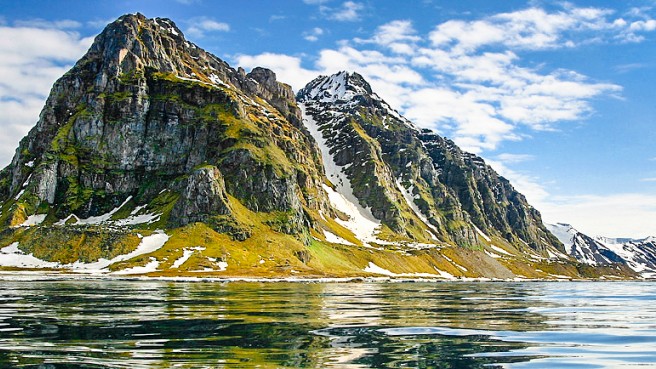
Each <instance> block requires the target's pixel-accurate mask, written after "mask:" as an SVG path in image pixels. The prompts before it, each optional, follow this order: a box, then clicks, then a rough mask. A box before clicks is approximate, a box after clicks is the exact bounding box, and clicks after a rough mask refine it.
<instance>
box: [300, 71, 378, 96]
mask: <svg viewBox="0 0 656 369" xmlns="http://www.w3.org/2000/svg"><path fill="white" fill-rule="evenodd" d="M372 94H373V92H372V91H371V86H370V85H369V83H367V81H365V79H364V78H363V77H362V76H361V75H360V74H358V73H348V72H346V71H341V72H338V73H335V74H333V75H330V76H319V77H317V78H315V79H314V80H312V81H311V82H310V83H308V84H307V86H305V87H304V88H303V89H301V90H300V91H299V92H298V96H299V99H300V100H302V101H305V100H315V101H320V102H330V103H335V102H350V101H353V100H355V99H356V98H364V97H366V96H368V95H372Z"/></svg>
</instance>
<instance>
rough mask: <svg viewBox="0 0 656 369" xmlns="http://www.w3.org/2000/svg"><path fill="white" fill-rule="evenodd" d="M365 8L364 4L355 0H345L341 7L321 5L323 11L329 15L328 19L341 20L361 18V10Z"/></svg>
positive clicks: (350, 20)
mask: <svg viewBox="0 0 656 369" xmlns="http://www.w3.org/2000/svg"><path fill="white" fill-rule="evenodd" d="M363 9H364V5H362V4H360V3H356V2H354V1H345V2H344V3H342V5H341V6H340V7H339V8H329V7H327V6H323V5H322V6H321V7H320V10H321V12H322V13H324V14H327V15H328V19H332V20H336V21H340V22H354V21H358V20H360V11H361V10H363Z"/></svg>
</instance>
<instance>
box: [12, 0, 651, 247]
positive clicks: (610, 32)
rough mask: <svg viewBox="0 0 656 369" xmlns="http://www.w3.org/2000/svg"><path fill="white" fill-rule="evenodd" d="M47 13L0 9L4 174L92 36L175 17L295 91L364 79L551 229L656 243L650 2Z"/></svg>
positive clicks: (202, 4) (182, 6)
mask: <svg viewBox="0 0 656 369" xmlns="http://www.w3.org/2000/svg"><path fill="white" fill-rule="evenodd" d="M35 3H36V2H34V1H25V2H23V3H21V4H12V5H8V6H5V9H4V10H3V11H2V13H0V40H1V41H0V76H1V77H2V78H0V111H1V112H2V114H1V116H0V127H2V128H3V129H4V131H5V132H6V134H5V135H3V136H2V137H1V138H0V163H1V164H2V166H4V165H6V164H7V163H8V162H9V161H10V160H11V156H12V155H13V151H14V149H15V147H17V145H18V141H19V139H20V138H21V137H22V136H24V135H25V134H26V133H27V131H28V130H29V128H30V127H32V126H33V125H34V123H35V122H36V120H37V119H38V113H39V111H40V109H41V107H42V106H43V103H44V101H45V97H46V96H47V94H48V92H49V90H50V87H51V85H52V83H53V82H54V81H55V80H56V79H57V78H58V77H59V76H61V75H62V74H63V73H65V71H66V70H68V69H69V68H70V66H71V65H72V63H74V62H75V61H76V60H77V59H79V58H80V57H81V56H82V55H83V54H84V52H85V51H86V49H87V48H88V46H89V45H90V44H91V42H92V40H93V37H94V36H95V34H97V33H98V32H99V31H100V30H101V29H102V27H104V25H106V24H107V23H109V22H111V21H113V20H114V19H115V18H116V17H118V16H119V15H121V14H124V13H133V12H136V11H140V12H142V13H144V14H145V15H146V16H148V17H156V16H162V17H169V18H171V19H173V21H175V22H176V23H177V24H178V26H179V27H180V28H181V29H182V30H183V32H185V35H186V36H187V38H189V39H190V40H191V41H193V42H195V43H196V44H198V45H199V46H200V47H202V48H204V49H206V50H208V51H210V52H213V53H214V54H216V55H218V56H219V57H221V58H223V59H224V60H226V61H228V62H229V63H230V64H231V65H232V66H233V67H235V68H236V67H237V66H242V67H244V68H246V69H250V68H253V67H255V66H264V67H268V68H270V69H272V70H273V71H274V72H276V74H277V76H278V79H279V80H281V81H284V82H287V83H290V84H291V85H292V86H293V88H294V89H295V90H298V89H299V88H301V87H302V86H303V85H304V84H305V83H307V82H309V81H310V80H312V79H313V78H315V77H316V76H317V75H319V74H324V75H325V74H332V73H335V72H337V71H340V70H348V71H357V72H358V73H361V74H362V75H363V76H365V78H366V79H367V80H368V81H369V82H370V83H371V85H372V87H373V89H374V91H376V92H377V93H378V94H379V95H380V96H381V97H383V98H384V99H385V100H387V102H388V103H390V105H391V106H393V107H394V108H396V109H398V110H399V111H400V112H401V113H402V114H404V115H405V116H406V117H408V118H409V119H410V120H412V121H413V122H415V123H417V124H418V125H420V126H422V127H426V128H431V129H435V130H436V131H437V132H439V133H440V134H442V135H444V136H446V137H448V138H451V139H453V140H454V141H455V142H456V143H457V144H458V145H460V146H461V147H462V148H463V149H465V150H468V151H471V152H474V153H477V154H479V155H481V156H483V157H484V158H485V159H486V161H487V162H488V163H489V164H491V165H492V166H493V167H494V168H495V169H496V170H497V171H499V172H500V173H501V174H502V175H504V176H505V177H507V178H508V179H509V180H510V181H511V182H512V183H513V185H515V187H517V188H518V190H520V191H521V192H522V193H524V194H525V195H526V196H527V198H528V200H529V201H530V202H531V204H533V205H534V206H536V208H538V210H540V211H541V212H542V213H543V215H544V217H545V219H546V220H547V221H550V222H555V221H564V222H570V223H572V224H574V226H575V227H577V228H578V229H580V230H581V231H583V232H587V233H591V234H593V235H594V234H599V235H606V236H614V237H617V236H630V237H645V236H647V235H653V234H656V229H654V227H653V224H656V191H655V187H654V186H655V185H656V181H654V180H653V179H654V178H656V161H654V160H653V159H654V157H656V153H654V150H652V149H651V147H650V146H648V143H650V142H652V141H651V139H653V138H656V137H654V133H653V128H652V127H653V119H654V117H655V116H656V114H655V113H656V111H655V109H654V108H653V107H651V105H653V103H652V104H650V101H649V99H648V97H650V96H649V89H648V87H650V86H653V84H654V82H656V72H655V67H654V64H653V62H652V60H653V58H654V57H656V52H652V51H651V50H649V46H652V48H653V44H654V41H653V40H654V38H655V37H656V20H655V19H654V17H655V14H656V11H655V10H654V5H655V3H654V2H653V1H651V0H641V1H627V2H623V3H622V4H617V3H616V2H611V1H596V2H592V1H576V2H560V3H553V2H546V1H508V2H505V4H503V5H500V4H490V2H484V1H471V2H470V3H469V4H470V6H469V7H467V6H464V5H462V4H460V5H453V4H450V2H447V1H421V2H414V3H410V4H405V6H404V7H402V8H399V7H398V2H393V1H341V0H332V1H326V0H298V1H286V2H277V4H265V3H261V4H259V5H260V6H261V7H262V9H257V10H254V9H252V7H247V6H246V5H243V6H240V5H238V4H234V3H231V4H233V5H231V8H230V10H231V11H230V12H226V9H225V7H221V5H222V4H226V2H223V1H217V2H210V1H207V0H177V1H173V0H170V1H165V2H159V3H158V2H157V1H151V0H145V1H142V2H140V3H135V2H128V1H119V2H117V3H116V4H114V5H107V4H103V6H95V7H93V6H90V5H85V3H84V2H81V1H73V2H66V1H61V2H57V1H53V2H50V3H49V5H50V8H47V7H45V6H42V7H41V8H38V7H36V6H35V5H34V4H35ZM274 3H276V2H274ZM57 4H60V6H59V7H60V8H62V7H63V8H65V7H66V5H68V6H76V5H78V7H77V8H76V9H79V12H77V13H76V17H72V16H71V15H70V14H68V13H66V12H65V11H64V10H65V9H64V10H57ZM157 4H160V5H159V6H158V5H157ZM395 4H397V6H395ZM96 5H97V4H96ZM35 9H37V10H35ZM72 18H73V19H72Z"/></svg>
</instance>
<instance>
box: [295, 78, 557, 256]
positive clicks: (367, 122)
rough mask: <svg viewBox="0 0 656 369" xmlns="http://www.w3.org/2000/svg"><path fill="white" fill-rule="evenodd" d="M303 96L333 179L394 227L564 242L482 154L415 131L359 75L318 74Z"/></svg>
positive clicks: (538, 246)
mask: <svg viewBox="0 0 656 369" xmlns="http://www.w3.org/2000/svg"><path fill="white" fill-rule="evenodd" d="M297 98H298V100H299V102H300V103H301V104H302V107H303V109H304V111H305V114H306V116H307V118H306V121H307V122H310V124H314V125H316V130H317V133H315V134H316V135H321V137H315V138H316V139H317V141H320V142H321V141H324V145H325V146H326V147H325V150H324V154H326V153H327V154H328V155H330V156H331V158H332V161H334V164H335V165H336V166H337V168H338V169H337V170H335V171H333V172H332V173H330V174H329V176H328V177H329V178H328V179H330V180H331V181H335V180H337V181H341V182H344V181H347V182H349V183H348V186H342V185H341V184H340V183H333V184H334V185H336V186H337V187H339V186H342V187H343V190H345V191H346V192H348V191H349V190H352V193H353V195H355V197H356V198H357V199H358V202H359V205H361V206H362V207H364V208H368V209H370V211H371V213H372V215H373V216H374V217H376V218H377V219H380V220H381V221H382V223H383V224H384V225H386V226H388V227H389V228H390V229H391V230H392V231H393V232H395V233H401V234H405V235H406V236H407V237H409V238H415V239H418V240H424V239H425V238H426V232H429V233H430V237H428V239H430V238H432V237H434V238H436V239H439V240H441V241H444V242H453V243H456V244H458V245H462V246H471V245H478V244H480V243H485V241H486V240H485V238H489V236H488V235H497V236H499V237H501V238H503V239H505V240H506V241H507V242H509V243H512V244H514V245H516V246H517V247H518V248H520V249H521V248H525V247H530V248H531V249H533V250H536V251H539V252H544V251H546V249H547V248H562V246H561V245H560V243H559V242H558V240H557V239H556V238H555V237H553V235H551V234H550V233H549V231H547V230H546V229H545V228H544V226H543V225H542V220H541V217H540V214H539V212H538V211H537V210H535V209H534V208H533V207H531V206H530V205H529V204H528V203H527V201H526V199H525V198H524V196H522V195H521V194H520V193H518V192H517V191H516V190H515V189H514V188H513V187H512V186H511V185H510V183H509V182H508V181H507V180H506V179H505V178H503V177H501V176H499V175H498V174H497V173H496V172H495V171H494V170H493V169H492V168H490V167H489V166H488V165H486V164H485V162H484V161H483V159H481V158H480V157H478V156H476V155H472V154H469V153H465V152H463V151H461V150H460V149H459V148H458V147H457V146H456V145H455V144H454V143H453V142H452V141H449V140H447V139H444V138H442V137H440V136H438V135H436V134H434V133H432V132H431V131H428V130H419V129H417V128H416V127H415V126H414V125H413V124H412V123H410V122H409V121H408V120H407V119H405V118H403V117H402V116H400V115H399V114H398V113H397V112H396V111H395V110H393V109H392V108H391V107H390V106H389V105H388V104H387V103H386V102H385V101H383V100H382V99H381V98H380V97H379V96H378V95H377V94H375V93H374V92H373V91H372V90H371V87H370V86H369V84H368V83H367V82H366V81H365V80H364V78H362V76H361V75H359V74H357V73H353V74H349V73H347V72H340V73H338V74H335V75H332V76H325V77H324V76H322V77H318V78H317V79H315V80H314V81H312V82H310V83H309V84H308V85H307V86H306V87H305V88H303V89H302V90H300V91H299V92H298V94H297ZM310 131H312V129H310ZM331 176H333V177H334V178H333V177H331ZM374 178H375V179H376V180H372V179H374ZM417 225H419V226H417ZM481 235H483V240H481V237H480V236H481Z"/></svg>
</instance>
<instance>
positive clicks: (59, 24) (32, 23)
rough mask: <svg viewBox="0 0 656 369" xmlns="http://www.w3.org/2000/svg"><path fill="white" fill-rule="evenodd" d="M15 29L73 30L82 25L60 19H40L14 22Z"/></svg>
mask: <svg viewBox="0 0 656 369" xmlns="http://www.w3.org/2000/svg"><path fill="white" fill-rule="evenodd" d="M14 26H15V27H25V28H56V29H74V28H80V27H81V26H82V23H80V22H78V21H74V20H71V19H61V20H54V21H49V20H45V19H41V18H34V19H27V20H17V21H16V22H14Z"/></svg>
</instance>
